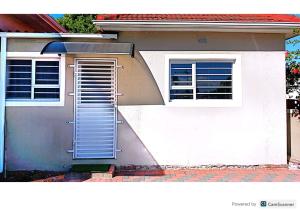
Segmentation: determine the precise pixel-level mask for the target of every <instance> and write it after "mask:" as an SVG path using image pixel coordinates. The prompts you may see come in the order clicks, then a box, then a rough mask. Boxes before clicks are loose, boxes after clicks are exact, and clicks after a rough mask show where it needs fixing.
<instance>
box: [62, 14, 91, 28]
mask: <svg viewBox="0 0 300 212" xmlns="http://www.w3.org/2000/svg"><path fill="white" fill-rule="evenodd" d="M95 19H96V15H87V14H79V15H73V14H65V15H64V16H63V17H61V18H58V19H57V22H58V23H59V24H60V25H62V26H63V27H64V28H65V29H66V30H68V32H73V33H96V32H97V29H96V27H95V25H94V24H93V22H92V20H95Z"/></svg>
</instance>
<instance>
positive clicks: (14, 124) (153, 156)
mask: <svg viewBox="0 0 300 212" xmlns="http://www.w3.org/2000/svg"><path fill="white" fill-rule="evenodd" d="M118 41H120V42H133V43H135V49H136V52H135V57H134V58H131V57H130V56H116V57H117V59H118V63H119V64H120V65H122V66H123V67H124V70H120V71H119V73H118V92H120V93H123V96H120V97H119V119H121V120H124V124H120V125H118V148H119V149H120V150H121V152H118V153H117V159H116V160H72V155H71V154H70V153H67V150H69V149H71V147H72V133H73V132H72V130H73V127H72V126H70V125H67V124H65V122H66V121H70V120H72V119H73V97H72V96H68V93H69V92H72V91H73V73H72V70H70V68H67V70H66V97H65V106H62V107H7V110H6V123H7V125H6V128H7V129H6V134H7V135H6V146H7V152H6V155H7V168H8V169H9V170H16V169H41V170H65V169H67V168H69V167H70V165H71V164H72V163H91V162H98V163H114V164H117V165H129V164H135V165H200V164H285V163H286V157H287V154H286V152H287V147H286V146H287V142H286V115H285V113H286V110H285V71H284V70H285V69H284V67H285V63H284V52H283V50H284V36H283V35H279V34H251V33H203V32H195V33H193V32H176V33H175V32H173V33H172V32H126V33H125V32H124V33H120V34H119V40H118ZM24 42H28V41H24ZM42 42H44V43H46V42H47V41H46V40H45V41H42ZM20 43H22V42H21V41H20V40H19V41H16V40H11V41H10V42H9V45H8V49H9V51H25V50H27V51H39V50H40V49H41V48H42V47H43V45H42V44H41V41H38V42H36V41H32V42H31V44H30V45H29V44H20ZM36 43H38V44H36ZM29 47H30V48H29ZM33 49H34V50H33ZM174 53H176V54H178V53H184V54H191V53H196V54H201V53H223V54H224V53H226V54H228V53H229V54H240V55H241V57H242V67H241V69H242V106H240V107H222V105H220V107H172V106H167V105H165V100H164V98H163V94H164V91H165V88H166V85H165V71H166V70H165V65H164V63H165V61H164V58H165V55H167V54H174ZM74 57H93V58H95V57H99V58H101V57H109V56H107V55H68V56H67V62H66V66H68V65H69V64H73V59H74Z"/></svg>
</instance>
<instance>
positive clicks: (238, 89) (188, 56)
mask: <svg viewBox="0 0 300 212" xmlns="http://www.w3.org/2000/svg"><path fill="white" fill-rule="evenodd" d="M174 60H178V61H180V62H181V61H182V62H187V61H189V62H195V61H196V62H198V61H200V62H201V61H205V62H207V61H222V62H223V61H224V62H227V61H231V62H232V61H234V62H233V66H232V99H195V98H193V99H174V100H170V89H171V73H170V70H171V69H170V67H171V63H172V62H171V61H174ZM192 66H193V67H192V70H193V73H192V75H194V74H195V73H194V72H195V63H193V65H192ZM165 73H166V75H165V79H166V81H165V85H166V87H165V92H164V100H165V104H166V105H167V106H181V107H189V106H192V107H240V106H242V76H241V55H239V54H221V53H220V54H216V53H213V54H208V53H205V54H193V53H184V54H168V55H166V56H165ZM195 79H196V78H195V77H194V76H192V85H191V86H175V87H177V88H179V89H181V88H182V89H183V88H184V87H188V88H189V89H194V90H193V93H194V95H195V89H196V85H195ZM172 88H174V86H172Z"/></svg>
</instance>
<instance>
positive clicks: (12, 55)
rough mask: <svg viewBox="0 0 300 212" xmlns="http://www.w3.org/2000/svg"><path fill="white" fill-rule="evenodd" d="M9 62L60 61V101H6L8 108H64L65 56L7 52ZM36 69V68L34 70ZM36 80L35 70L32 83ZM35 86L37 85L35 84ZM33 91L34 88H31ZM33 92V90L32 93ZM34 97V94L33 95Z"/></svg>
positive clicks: (44, 86) (45, 86)
mask: <svg viewBox="0 0 300 212" xmlns="http://www.w3.org/2000/svg"><path fill="white" fill-rule="evenodd" d="M6 59H7V60H14V59H15V60H21V59H22V60H33V65H34V66H35V61H59V92H60V93H59V100H54V99H20V100H15V99H6V102H5V105H6V106H64V103H65V68H66V57H65V55H64V54H62V55H61V56H59V55H57V54H47V55H41V54H40V53H39V52H7V58H6ZM32 69H34V67H33V68H32ZM34 78H35V70H34V72H32V82H33V80H34ZM34 84H35V83H34ZM34 87H35V88H38V87H43V88H47V87H51V86H49V85H36V84H35V86H34ZM31 89H33V86H32V87H31ZM32 92H33V90H31V93H32ZM31 95H33V93H32V94H31Z"/></svg>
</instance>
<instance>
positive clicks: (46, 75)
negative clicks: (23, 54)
mask: <svg viewBox="0 0 300 212" xmlns="http://www.w3.org/2000/svg"><path fill="white" fill-rule="evenodd" d="M60 63H61V61H60V59H23V58H22V59H18V58H16V59H8V60H7V75H6V76H7V78H6V79H7V81H6V100H7V102H8V103H11V102H18V103H25V104H24V106H27V105H28V106H30V105H31V104H27V103H28V102H31V103H32V105H33V106H34V105H39V103H43V102H45V103H51V102H56V103H57V102H61V100H62V97H63V96H62V95H61V83H60V81H61V71H60V69H61V68H60V67H61V64H60ZM35 103H37V104H35ZM12 105H13V106H14V104H12ZM45 105H46V106H48V105H49V106H50V105H51V104H45Z"/></svg>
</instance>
